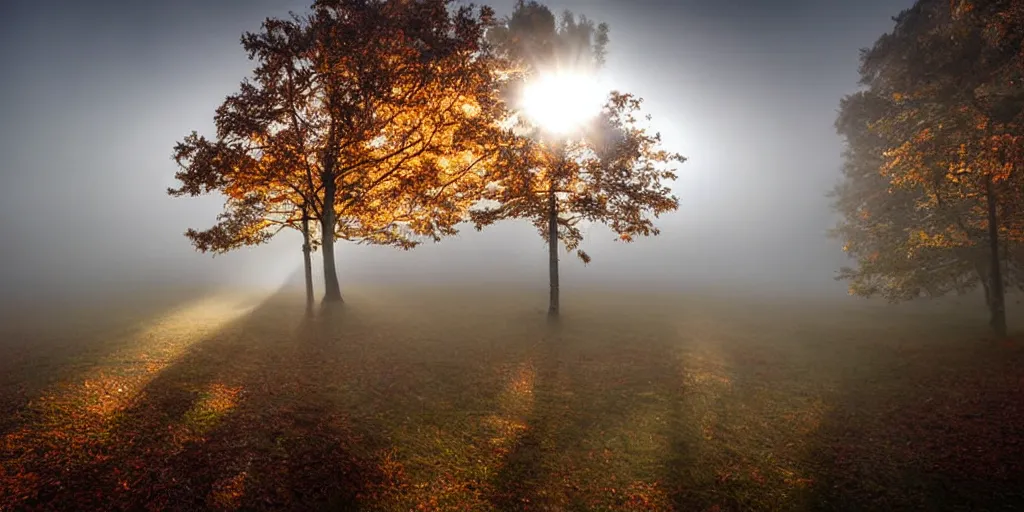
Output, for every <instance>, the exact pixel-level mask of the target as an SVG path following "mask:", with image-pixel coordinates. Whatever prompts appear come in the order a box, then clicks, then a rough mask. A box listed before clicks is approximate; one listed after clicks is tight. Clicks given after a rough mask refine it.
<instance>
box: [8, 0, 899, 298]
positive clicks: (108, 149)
mask: <svg viewBox="0 0 1024 512" xmlns="http://www.w3.org/2000/svg"><path fill="white" fill-rule="evenodd" d="M309 3H310V2H309V0H301V1H287V0H282V1H271V0H177V1H174V2H170V1H168V2H157V1H145V2H137V1H128V0H125V1H114V0H99V1H82V0H33V1H23V0H14V1H11V0H5V1H4V2H3V4H2V7H0V40H2V50H0V51H2V54H0V64H2V69H3V70H4V71H3V80H2V81H0V106H2V112H3V117H2V125H0V127H2V137H0V215H2V219H3V221H2V222H0V251H2V253H0V254H2V259H3V262H4V265H3V267H2V268H0V287H10V288H9V289H17V288H20V287H23V286H25V285H27V284H28V283H33V282H42V283H45V284H47V285H52V284H55V283H59V282H69V283H73V284H76V285H89V284H94V283H105V284H119V283H124V282H127V281H130V280H136V279H139V278H140V277H142V276H145V277H146V278H147V279H154V280H160V281H168V280H173V281H178V282H187V281H190V280H195V281H201V280H206V279H217V280H221V281H225V280H226V281H230V282H244V281H247V280H253V281H259V282H274V281H278V280H281V279H283V278H284V277H283V276H286V275H287V274H289V273H290V272H292V271H294V270H296V269H297V268H298V266H299V264H300V261H301V260H300V252H299V243H300V242H299V241H298V237H297V235H293V234H291V233H289V234H287V236H286V237H284V238H282V239H281V240H279V241H277V242H275V243H273V244H271V245H270V246H266V247H260V248H256V249H252V250H246V251H242V252H240V253H238V254H233V255H228V256H224V257H218V258H216V259H211V258H210V257H209V256H206V255H200V254H198V253H196V252H195V251H194V250H193V249H192V248H191V246H190V245H189V243H188V241H187V240H186V239H185V238H184V237H183V236H182V233H183V232H184V230H185V229H186V228H188V227H197V228H205V227H208V226H209V225H211V224H212V223H213V222H214V216H215V215H216V213H217V212H218V211H219V210H220V206H221V203H222V200H221V199H220V198H216V197H213V198H205V199H181V198H171V197H168V196H167V195H166V194H165V189H166V188H167V187H168V186H172V185H174V180H173V174H174V172H175V165H174V163H173V162H172V161H171V159H170V153H171V148H172V146H173V145H174V143H175V141H177V140H179V139H180V138H181V137H182V136H184V135H185V134H187V133H188V132H189V131H191V130H193V129H195V130H199V131H200V132H206V133H207V134H209V133H211V130H212V116H213V111H214V109H215V108H216V107H217V106H218V105H219V104H220V102H221V101H222V100H223V99H224V97H225V96H226V95H227V94H230V93H232V92H234V91H235V90H236V88H237V85H238V82H239V81H240V80H241V79H242V77H243V76H245V75H246V74H247V73H248V71H249V70H250V69H251V63H250V62H249V61H248V60H247V58H246V56H245V54H244V52H243V51H242V48H241V46H240V45H239V37H240V35H241V33H242V32H243V31H246V30H256V29H258V27H259V23H260V22H261V21H262V20H263V19H264V18H266V17H267V16H281V15H284V14H286V13H287V11H288V10H297V11H303V10H305V9H306V7H307V6H308V4H309ZM911 3H912V2H911V0H856V1H852V0H780V1H768V0H676V1H674V2H673V1H671V0H661V1H658V0H592V1H587V0H564V1H559V2H549V3H548V5H549V6H551V7H552V8H553V10H556V11H557V10H561V9H564V8H568V9H571V10H573V11H574V12H576V13H578V14H583V15H587V16H588V17H590V18H592V19H595V20H597V21H606V22H608V23H609V24H610V25H611V30H612V32H611V38H612V40H611V45H610V47H609V50H610V55H609V65H608V69H607V73H608V76H609V80H610V81H611V82H612V83H614V84H615V85H616V86H617V87H619V88H621V89H623V90H627V91H630V92H634V93H637V94H638V95H640V96H643V97H644V98H645V99H646V103H645V105H646V107H647V111H648V112H649V113H651V114H652V115H653V116H654V118H655V121H656V123H657V125H658V127H659V128H660V129H661V130H662V132H663V135H664V137H665V140H666V142H667V144H668V146H669V148H670V149H673V150H676V151H679V152H681V153H683V154H684V155H686V156H687V157H689V158H690V160H689V161H688V162H687V163H686V164H684V165H683V166H682V167H681V168H680V171H679V174H680V178H679V180H678V182H677V183H676V185H675V187H674V189H675V192H676V194H677V195H678V196H679V198H680V200H681V203H682V205H681V208H680V210H679V212H677V213H675V214H673V215H671V216H669V217H665V218H663V219H662V221H661V223H660V225H661V227H662V228H663V235H662V236H661V237H658V238H656V239H651V240H642V241H640V242H638V243H635V244H631V245H624V244H620V243H617V242H613V241H612V239H613V236H612V235H611V234H610V232H608V231H606V230H603V229H599V228H593V229H591V230H590V234H591V235H592V236H593V237H594V238H592V239H591V240H589V241H587V242H585V245H584V248H585V249H587V250H588V252H589V253H590V254H591V256H593V258H594V262H593V263H592V264H591V265H590V266H589V267H588V268H584V267H583V266H582V264H580V263H579V262H578V261H576V260H574V259H572V258H564V259H563V261H565V264H564V266H563V268H564V270H563V275H565V276H566V278H565V279H566V281H567V282H566V285H567V286H572V283H573V282H577V283H578V282H583V281H588V282H589V281H598V280H607V279H614V280H631V281H637V282H647V281H659V282H661V283H662V284H664V283H666V282H667V283H672V284H673V285H676V284H678V285H679V286H680V287H686V286H692V285H708V284H714V283H720V282H721V283H729V284H730V285H731V286H735V285H737V284H749V285H750V286H752V287H753V286H757V287H760V288H762V289H763V288H766V287H769V286H772V287H776V288H777V289H781V288H782V287H789V288H790V289H792V290H800V289H815V290H837V291H838V292H839V293H841V292H842V291H843V285H842V284H838V283H834V282H833V281H832V275H833V274H834V272H835V271H836V270H837V269H838V267H839V266H840V265H842V264H844V263H845V262H846V259H845V257H844V256H843V255H842V253H841V252H840V251H839V247H840V245H841V244H840V243H838V242H836V241H830V240H828V239H827V238H826V236H825V232H826V230H827V229H828V228H829V227H830V226H831V225H832V224H833V223H834V218H833V215H832V213H831V212H830V210H829V207H828V199H827V198H826V197H825V195H824V194H825V193H826V192H827V191H828V190H829V189H830V188H831V187H832V186H833V184H834V183H835V182H836V180H837V179H838V177H839V172H838V170H839V165H840V157H839V155H840V151H841V146H840V140H839V138H838V137H837V136H836V135H835V132H834V130H833V127H832V123H833V121H834V119H835V113H836V109H837V105H838V101H839V99H840V97H841V96H842V95H843V94H846V93H849V92H851V91H853V90H854V89H855V88H856V81H857V73H856V68H857V56H858V49H859V48H861V47H865V46H869V45H870V44H871V43H872V42H873V41H874V40H875V39H876V38H877V37H878V36H879V35H881V34H882V33H883V32H885V31H887V30H889V29H890V28H891V25H892V21H891V17H892V16H894V15H896V14H897V13H899V11H900V10H902V9H904V8H906V7H909V5H910V4H911ZM512 4H513V2H512V0H507V1H502V2H500V3H499V2H495V3H493V4H492V5H493V6H494V7H495V8H497V9H498V10H499V12H502V13H505V12H508V10H509V9H510V8H511V6H512ZM337 252H338V261H339V266H340V267H339V268H340V271H341V273H342V276H341V279H342V286H344V285H345V283H346V282H351V281H353V280H367V279H389V280H393V279H405V278H408V277H410V276H418V277H420V278H422V279H428V278H436V277H437V276H444V277H449V276H450V277H454V276H461V277H462V278H465V279H472V280H482V279H507V278H509V277H510V276H519V275H522V276H524V277H526V278H527V279H537V280H538V284H539V285H544V284H545V277H546V274H545V271H544V269H545V264H546V261H545V256H544V254H545V249H544V246H543V244H542V242H541V240H540V239H539V238H538V236H537V234H536V232H535V231H534V229H533V228H532V227H531V226H529V225H526V224H525V223H520V224H507V225H499V226H496V227H493V228H491V229H489V230H486V231H484V232H483V233H476V232H474V231H473V230H472V229H468V230H466V231H464V233H463V234H462V235H461V236H460V237H459V238H458V239H453V240H446V241H444V242H442V243H441V244H438V245H429V246H425V247H422V248H419V249H416V250H415V251H413V252H408V253H405V252H400V251H397V250H395V249H390V248H369V247H357V246H354V245H351V244H340V245H339V247H338V250H337ZM666 276H668V277H666Z"/></svg>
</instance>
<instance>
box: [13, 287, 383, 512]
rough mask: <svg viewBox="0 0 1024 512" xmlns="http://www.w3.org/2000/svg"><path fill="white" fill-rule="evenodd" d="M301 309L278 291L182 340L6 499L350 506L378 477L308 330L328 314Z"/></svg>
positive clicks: (86, 506) (315, 331) (149, 505)
mask: <svg viewBox="0 0 1024 512" xmlns="http://www.w3.org/2000/svg"><path fill="white" fill-rule="evenodd" d="M304 312H305V306H304V303H303V298H302V296H301V294H298V293H293V292H291V291H290V290H288V291H281V292H279V293H277V294H276V295H274V296H273V297H271V298H270V299H269V300H267V301H266V302H264V303H263V304H261V305H260V306H258V307H256V308H255V309H254V310H253V311H251V312H250V313H249V314H247V315H245V316H244V317H243V318H241V319H239V320H236V321H234V322H232V323H231V324H229V325H227V326H224V327H223V328H221V329H219V330H218V331H217V332H216V333H215V334H212V335H211V336H209V337H207V338H205V339H202V340H199V341H197V342H196V343H194V344H192V345H191V346H190V348H189V349H188V350H187V351H186V352H185V353H184V354H183V355H181V356H180V357H179V358H178V359H177V360H176V361H175V362H173V363H172V364H170V365H169V366H167V367H166V368H163V369H162V370H160V371H159V373H158V374H156V375H154V376H152V378H150V379H149V380H148V382H147V383H146V384H145V385H144V387H143V388H142V389H141V390H140V391H139V392H138V394H137V396H136V397H135V398H133V399H132V400H131V401H130V402H128V403H127V404H126V406H124V407H122V408H118V409H115V410H114V411H112V412H110V413H109V414H108V415H107V416H106V417H105V418H103V419H101V420H100V421H95V422H93V423H91V424H90V425H89V426H88V427H86V428H84V429H80V431H78V432H74V433H73V434H72V435H71V440H70V442H68V443H65V445H64V446H54V447H53V448H52V449H54V453H51V454H49V455H44V456H42V457H35V458H33V459H30V460H29V462H30V463H32V464H28V465H27V467H24V468H22V469H21V472H22V477H23V479H26V478H27V479H28V480H31V481H32V482H35V485H34V492H32V491H28V492H27V494H23V495H22V496H20V497H18V496H15V497H14V498H16V499H20V501H19V505H18V506H19V507H29V508H30V507H42V508H46V509H68V510H100V509H103V510H111V509H161V510H166V509H175V510H207V509H239V508H242V509H273V508H280V507H291V508H296V507H297V508H299V509H320V508H327V509H332V510H339V509H348V508H353V507H354V503H355V502H356V501H357V499H358V498H359V496H360V494H361V493H362V492H364V490H365V489H366V488H367V485H368V484H369V482H372V481H375V480H382V479H384V478H386V476H385V475H382V474H380V472H379V471H378V470H377V466H378V464H377V463H376V462H375V461H373V460H370V459H368V458H367V456H366V453H367V451H366V450H364V449H362V446H361V445H362V444H364V443H367V442H370V443H371V444H372V441H371V440H367V439H365V438H363V437H361V436H362V435H365V434H366V432H367V430H366V429H364V431H363V432H359V433H356V432H355V431H354V430H353V428H352V427H351V425H350V424H349V423H348V422H347V419H346V418H345V416H344V408H343V407H339V406H338V399H337V396H335V395H333V394H331V392H330V391H331V390H332V389H334V388H335V387H336V386H337V385H339V380H341V381H343V379H339V378H338V377H339V376H338V375H337V373H336V370H337V368H338V367H337V365H336V364H334V363H337V362H338V361H337V355H336V354H334V353H332V352H331V351H330V350H329V347H328V345H329V344H326V343H323V340H322V339H321V338H320V333H322V332H323V331H324V325H323V324H325V323H331V322H334V321H335V317H332V318H330V319H322V320H321V319H307V318H306V317H305V314H304ZM25 475H29V476H27V477H26V476H25ZM8 498H10V497H8ZM0 503H3V500H0Z"/></svg>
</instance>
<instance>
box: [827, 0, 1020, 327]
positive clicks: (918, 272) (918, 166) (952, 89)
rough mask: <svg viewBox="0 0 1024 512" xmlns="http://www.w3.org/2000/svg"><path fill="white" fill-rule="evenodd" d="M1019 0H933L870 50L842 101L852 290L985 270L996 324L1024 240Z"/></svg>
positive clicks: (896, 290) (946, 284) (934, 292)
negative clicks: (855, 87) (857, 81)
mask: <svg viewBox="0 0 1024 512" xmlns="http://www.w3.org/2000/svg"><path fill="white" fill-rule="evenodd" d="M1020 4H1021V2H1019V1H1010V0H1002V1H998V0H997V1H982V0H977V1H975V0H971V1H967V0H964V1H960V0H953V1H950V0H920V1H918V2H917V3H916V4H915V5H914V6H913V7H912V8H910V9H908V10H906V11H904V12H903V13H901V14H900V15H899V16H898V17H896V18H895V21H896V26H895V28H894V29H893V31H892V32H890V33H888V34H885V35H883V36H882V37H881V38H880V39H879V40H878V41H877V42H876V43H875V45H874V46H873V47H872V48H871V49H870V50H865V51H864V52H863V53H862V57H861V70H860V71H861V83H862V84H863V85H864V86H866V90H865V91H862V92H859V93H857V94H854V95H851V96H849V97H847V98H846V99H844V100H843V102H842V103H841V111H840V115H839V119H838V121H837V123H836V126H837V129H838V131H839V133H840V134H841V135H843V136H844V137H845V138H846V142H847V151H846V153H845V157H846V166H845V170H844V173H845V180H844V182H843V183H842V184H841V185H840V186H839V187H838V188H837V189H836V190H835V192H834V196H835V197H836V207H837V209H838V211H839V212H840V213H842V214H843V221H842V222H841V223H840V224H839V226H838V227H837V229H836V232H835V233H836V235H837V236H840V237H842V238H844V239H845V241H846V250H847V251H848V252H849V253H850V255H851V256H853V257H854V258H856V259H857V262H858V265H857V268H845V269H843V271H842V272H841V273H840V276H839V277H840V278H841V279H849V280H850V281H851V286H850V290H851V293H854V294H858V295H865V296H871V295H875V294H881V295H883V296H885V297H886V298H888V299H890V300H894V301H898V300H908V299H913V298H916V297H919V296H922V295H928V296H938V295H942V294H945V293H948V292H951V291H956V292H961V293H962V292H965V291H968V290H970V289H972V288H973V287H975V286H977V284H978V283H981V284H982V285H983V286H984V287H985V297H986V302H987V304H988V306H989V309H990V311H991V324H992V327H993V329H994V331H995V332H996V334H997V335H1000V336H1003V335H1005V334H1006V316H1005V306H1004V292H1003V289H1004V285H1005V284H1007V283H1015V284H1020V283H1021V277H1022V274H1021V270H1020V263H1021V262H1022V261H1024V260H1022V259H1021V257H1020V256H1021V255H1022V252H1021V251H1022V248H1024V246H1022V244H1021V243H1022V242H1024V229H1022V228H1024V225H1022V222H1024V218H1022V217H1021V213H1022V212H1024V210H1022V206H1024V204H1022V203H1021V200H1022V199H1024V197H1022V194H1021V189H1022V185H1024V183H1022V181H1021V176H1020V173H1019V171H1018V167H1019V166H1020V165H1021V164H1022V163H1024V161H1022V160H1021V156H1022V153H1021V149H1020V145H1021V135H1022V133H1024V132H1022V126H1024V124H1022V122H1024V118H1022V117H1021V113H1022V112H1021V105H1022V104H1024V102H1022V101H1024V94H1022V93H1024V90H1022V89H1021V88H1020V83H1021V82H1020V80H1021V71H1022V69H1024V68H1022V67H1021V65H1022V61H1021V58H1022V57H1021V55H1022V54H1021V51H1020V50H1021V40H1022V37H1024V23H1022V21H1024V17H1022V16H1021V5H1020Z"/></svg>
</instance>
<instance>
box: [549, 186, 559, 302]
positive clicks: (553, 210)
mask: <svg viewBox="0 0 1024 512" xmlns="http://www.w3.org/2000/svg"><path fill="white" fill-rule="evenodd" d="M548 275H549V278H550V281H551V283H550V284H551V298H550V300H549V302H548V315H549V316H553V317H554V316H558V203H557V202H556V197H555V187H554V184H553V183H552V185H551V188H550V190H549V191H548Z"/></svg>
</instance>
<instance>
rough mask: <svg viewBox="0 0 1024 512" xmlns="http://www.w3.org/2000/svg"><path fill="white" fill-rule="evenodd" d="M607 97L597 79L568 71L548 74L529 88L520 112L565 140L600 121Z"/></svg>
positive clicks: (531, 82) (535, 79)
mask: <svg viewBox="0 0 1024 512" xmlns="http://www.w3.org/2000/svg"><path fill="white" fill-rule="evenodd" d="M605 97H606V91H604V90H603V88H602V87H601V85H600V81H599V80H598V79H597V77H595V76H591V75H585V74H582V73H572V72H566V71H561V72H556V73H545V74H540V75H538V76H536V77H535V78H534V79H533V80H531V81H530V82H528V83H527V84H526V87H525V88H524V89H523V94H522V97H521V98H520V108H521V110H522V112H523V114H525V115H526V117H527V118H528V119H529V120H530V121H531V122H532V123H533V124H534V125H536V126H537V127H539V128H541V129H542V130H544V131H547V132H550V133H552V134H554V135H559V136H564V135H568V134H570V133H572V132H574V131H577V130H579V129H581V128H583V126H585V125H586V124H587V123H588V122H589V121H590V120H592V119H593V118H594V117H596V116H597V114H598V113H599V112H600V111H601V107H602V105H603V103H604V100H605Z"/></svg>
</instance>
